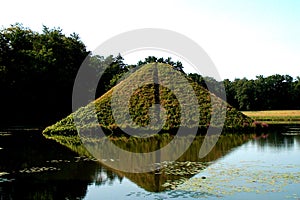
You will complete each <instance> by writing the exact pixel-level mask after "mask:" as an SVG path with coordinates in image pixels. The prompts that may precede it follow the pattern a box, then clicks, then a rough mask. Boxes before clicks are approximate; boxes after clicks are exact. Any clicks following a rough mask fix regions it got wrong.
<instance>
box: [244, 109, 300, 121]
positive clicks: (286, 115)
mask: <svg viewBox="0 0 300 200" xmlns="http://www.w3.org/2000/svg"><path fill="white" fill-rule="evenodd" d="M243 114H245V115H247V116H248V117H251V118H253V119H254V120H256V121H261V122H267V123H273V124H281V123H289V124H300V110H266V111H243Z"/></svg>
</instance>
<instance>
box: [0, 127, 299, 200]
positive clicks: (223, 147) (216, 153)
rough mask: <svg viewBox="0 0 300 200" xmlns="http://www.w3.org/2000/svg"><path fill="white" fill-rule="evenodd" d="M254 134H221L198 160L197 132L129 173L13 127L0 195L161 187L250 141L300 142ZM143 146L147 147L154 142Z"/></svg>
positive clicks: (2, 155) (264, 144)
mask: <svg viewBox="0 0 300 200" xmlns="http://www.w3.org/2000/svg"><path fill="white" fill-rule="evenodd" d="M253 137H254V136H253V135H249V134H248V135H244V134H240V135H226V136H224V135H223V136H221V137H220V140H219V141H218V143H217V144H216V146H215V147H214V148H213V150H212V151H211V152H210V153H209V154H208V155H207V156H206V157H205V158H203V159H199V158H198V153H199V149H200V147H201V144H202V141H203V138H201V137H199V138H198V139H196V140H195V141H194V142H193V143H192V145H191V147H190V148H189V149H188V150H187V151H186V152H185V153H184V154H183V155H182V156H181V157H180V158H179V159H178V160H177V161H176V162H165V163H162V165H164V167H162V169H161V170H159V171H154V172H149V173H140V174H133V173H124V172H120V171H117V170H114V169H111V168H108V167H106V164H105V162H116V163H117V162H118V161H117V160H114V159H111V157H109V152H108V154H107V158H106V161H104V160H103V161H102V163H99V162H95V161H93V160H91V159H89V158H87V157H78V155H77V154H75V153H74V152H72V151H70V150H69V149H68V148H67V147H64V146H62V145H59V144H58V143H56V142H54V141H50V140H45V139H44V138H43V137H42V136H41V135H40V134H39V132H33V131H27V132H21V131H16V132H12V133H11V134H10V135H0V147H1V149H0V199H82V198H84V197H85V196H86V194H87V190H88V187H89V186H90V185H94V186H96V187H98V188H99V190H101V188H104V187H106V186H110V187H111V188H110V190H111V192H116V191H114V186H115V185H116V184H124V180H126V181H125V182H126V184H127V183H128V180H130V181H131V182H132V183H134V184H135V185H138V186H139V187H140V188H143V189H144V190H146V191H148V192H161V191H164V190H166V189H172V188H171V185H168V183H170V182H176V181H178V180H181V179H182V178H184V179H189V178H191V177H192V176H194V175H195V174H197V173H199V172H200V171H201V170H203V169H204V168H206V167H207V166H208V165H210V164H211V162H214V161H216V160H218V159H219V158H222V157H224V156H225V155H226V154H228V153H229V152H231V151H234V150H235V149H236V148H237V147H239V146H241V145H242V144H244V143H246V142H247V141H249V140H251V142H252V143H255V145H257V146H259V148H278V149H280V148H293V147H294V146H295V145H298V146H300V145H299V142H300V138H299V137H287V136H282V135H278V134H271V133H270V134H269V135H268V136H267V137H265V138H263V137H261V138H257V137H256V139H254V140H253ZM165 142H168V141H167V140H166V141H165ZM117 143H118V141H117ZM118 145H124V146H123V147H124V148H127V149H128V150H132V149H133V148H134V147H135V143H134V142H132V143H130V144H126V145H125V143H122V142H120V143H119V144H118ZM142 145H145V147H147V148H150V147H151V146H153V145H154V144H151V142H150V143H149V142H148V143H145V144H142ZM178 145H180V144H178ZM4 172H5V173H8V174H4ZM132 183H131V184H132ZM179 183H180V182H179Z"/></svg>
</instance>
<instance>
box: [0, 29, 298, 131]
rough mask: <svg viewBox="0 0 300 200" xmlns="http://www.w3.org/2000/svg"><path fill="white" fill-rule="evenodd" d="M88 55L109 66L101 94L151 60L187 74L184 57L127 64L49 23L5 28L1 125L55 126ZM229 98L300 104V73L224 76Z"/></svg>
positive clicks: (0, 59)
mask: <svg viewBox="0 0 300 200" xmlns="http://www.w3.org/2000/svg"><path fill="white" fill-rule="evenodd" d="M85 59H86V62H87V63H88V65H90V66H91V68H93V69H94V72H95V73H96V74H97V73H98V72H99V70H101V69H103V68H104V67H107V70H106V71H105V72H104V74H103V76H101V79H100V82H99V84H98V87H97V88H96V90H97V91H96V96H95V98H97V97H99V96H101V95H102V94H104V93H105V92H106V91H108V90H109V89H110V88H111V87H113V86H114V85H115V84H117V82H118V81H119V80H120V78H121V77H122V76H123V75H124V73H126V72H128V71H129V70H134V69H135V68H136V67H138V66H141V65H143V64H146V63H151V62H161V63H168V64H170V65H172V66H173V67H174V69H176V70H178V71H180V72H182V73H184V71H183V66H182V63H181V62H178V61H177V62H174V61H172V59H171V58H167V59H164V58H156V57H154V56H149V57H148V58H145V60H144V61H140V62H138V63H137V64H136V65H127V64H126V63H124V60H123V58H122V56H121V55H117V56H108V57H102V56H95V55H91V52H89V51H88V50H87V49H86V46H85V44H84V43H83V42H82V41H81V40H80V38H79V36H78V34H76V33H73V34H71V35H69V36H66V35H65V34H63V31H62V29H60V28H48V27H46V26H44V27H43V29H42V31H41V32H36V31H33V30H31V29H30V28H27V27H24V26H23V25H22V24H15V25H11V26H10V27H7V28H2V29H0V95H1V96H0V97H1V98H0V107H1V115H0V126H8V125H24V124H28V125H29V124H33V125H49V124H52V123H54V122H56V121H58V120H60V119H61V118H63V117H65V116H67V115H68V114H69V113H71V112H72V90H73V84H74V80H75V77H76V75H77V71H78V69H79V68H80V66H81V64H82V62H83V61H84V60H85ZM186 76H188V77H190V78H191V79H193V80H195V81H197V82H198V83H199V84H201V85H203V86H205V87H206V84H207V83H208V82H209V84H212V85H213V86H214V91H213V92H215V93H216V94H218V89H219V85H220V83H219V82H217V81H215V80H214V79H213V78H205V80H206V82H204V79H203V77H202V76H200V75H198V74H188V75H186ZM224 85H225V89H226V94H227V100H228V102H229V103H230V104H232V105H233V106H235V107H237V108H238V109H240V110H266V109H299V107H300V106H299V105H298V102H299V100H300V97H299V94H300V83H299V78H297V79H296V80H294V79H293V78H292V77H291V76H288V75H286V76H281V75H274V76H270V77H263V76H258V77H257V79H256V80H247V79H236V80H234V81H232V82H231V81H229V80H224Z"/></svg>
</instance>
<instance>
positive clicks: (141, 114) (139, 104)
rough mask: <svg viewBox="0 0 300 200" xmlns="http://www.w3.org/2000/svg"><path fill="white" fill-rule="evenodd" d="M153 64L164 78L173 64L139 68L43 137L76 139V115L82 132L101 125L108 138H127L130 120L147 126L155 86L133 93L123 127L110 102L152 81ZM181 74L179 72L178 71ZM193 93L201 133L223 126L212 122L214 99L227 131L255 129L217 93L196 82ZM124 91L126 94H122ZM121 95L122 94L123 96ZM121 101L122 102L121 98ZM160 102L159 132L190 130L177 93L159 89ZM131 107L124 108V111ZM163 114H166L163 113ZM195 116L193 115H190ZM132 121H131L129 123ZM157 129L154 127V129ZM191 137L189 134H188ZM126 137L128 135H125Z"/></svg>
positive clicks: (120, 98) (145, 86)
mask: <svg viewBox="0 0 300 200" xmlns="http://www.w3.org/2000/svg"><path fill="white" fill-rule="evenodd" d="M153 65H157V66H161V67H160V68H159V69H162V70H160V71H159V73H161V74H160V76H161V77H163V76H164V75H163V74H164V73H165V71H164V69H167V68H171V66H170V65H167V66H166V64H164V65H163V64H155V63H152V64H147V65H145V66H143V67H142V68H140V69H138V70H137V71H136V72H134V73H133V74H131V75H130V76H129V77H127V78H126V79H125V80H123V81H122V82H120V83H119V84H118V85H116V86H115V87H113V88H112V89H111V90H109V91H108V92H107V93H105V94H104V95H103V96H101V97H100V98H98V99H96V100H95V101H94V102H92V103H90V104H88V105H87V106H85V107H82V108H80V109H78V110H77V111H76V112H75V113H73V114H71V115H69V116H68V117H66V118H64V119H63V120H61V121H59V122H57V123H56V124H54V125H52V126H50V127H47V128H46V129H45V130H44V132H43V133H44V134H45V135H48V136H51V135H56V134H58V135H66V136H69V135H70V136H76V134H77V133H76V128H75V126H74V119H73V115H76V116H77V118H78V119H80V122H79V123H77V128H78V129H79V131H80V129H85V130H87V129H90V130H91V132H93V129H95V128H97V127H98V126H101V128H103V129H104V130H105V132H106V134H107V135H113V136H120V135H124V133H123V132H122V131H121V130H120V128H123V129H124V128H126V127H128V126H130V121H131V120H132V121H133V122H134V123H135V124H136V125H137V126H140V127H145V126H147V125H148V124H149V123H150V116H149V114H148V112H149V109H151V105H153V104H154V103H155V92H154V91H155V85H154V84H147V85H143V86H141V87H139V88H136V89H135V90H134V95H132V96H131V98H130V101H129V102H130V106H129V113H130V117H131V119H127V118H126V114H125V112H119V113H118V117H120V118H122V119H123V120H122V121H123V122H124V123H123V124H122V125H118V124H117V123H116V122H115V119H114V116H113V113H112V108H111V101H112V95H113V92H114V91H119V92H120V93H118V94H119V95H118V96H117V97H116V98H117V100H116V101H119V100H122V98H123V97H124V95H125V93H126V92H129V91H131V90H132V87H134V86H133V82H134V81H135V80H144V79H145V80H147V79H148V78H152V76H153V71H152V68H153ZM176 73H178V74H180V72H176ZM168 81H171V78H170V77H169V79H167V80H166V82H168ZM190 84H191V86H192V88H193V91H190V92H194V93H195V95H196V97H197V100H198V102H197V103H198V104H199V108H198V109H199V111H198V112H199V116H200V117H199V119H195V120H197V121H198V128H199V133H206V130H207V128H208V127H209V126H211V127H214V128H219V126H220V125H221V122H220V121H218V120H221V119H219V118H217V119H215V120H214V121H213V122H210V121H211V112H212V107H211V98H212V97H213V98H215V99H216V100H215V102H216V104H217V105H218V106H217V109H216V110H214V112H217V113H220V114H221V112H223V114H224V112H226V121H225V130H226V131H233V130H241V129H243V130H247V129H248V130H249V129H251V128H252V122H253V120H252V119H251V118H249V117H246V116H245V115H244V114H242V113H241V112H239V111H237V110H236V109H235V108H233V107H232V106H230V105H229V104H227V103H226V102H224V101H223V100H222V99H220V98H218V97H216V96H215V95H214V94H211V93H209V91H208V90H206V89H205V88H203V87H202V86H200V85H199V84H197V83H195V82H190ZM176 89H177V90H179V92H180V91H182V90H185V89H186V87H185V85H184V84H183V83H180V82H178V83H176ZM122 92H123V93H124V94H122ZM120 94H121V95H120ZM118 98H119V99H118ZM184 99H185V102H183V103H188V102H189V101H190V100H191V99H190V97H188V96H187V97H186V98H184ZM159 100H160V104H161V105H162V107H163V108H164V110H165V115H166V121H165V123H164V126H163V127H162V131H161V132H160V133H171V134H173V133H174V134H176V131H177V130H178V128H179V127H180V126H184V127H187V128H191V127H189V124H188V123H187V124H182V122H183V121H189V120H192V119H193V118H194V116H189V115H187V119H181V115H180V113H181V111H180V106H179V102H178V99H177V98H176V96H175V95H174V93H173V92H172V91H171V90H170V89H168V88H166V87H163V86H162V85H160V86H159ZM126 106H128V105H126ZM222 106H225V107H226V108H227V110H221V107H222ZM126 109H128V108H124V111H125V110H126ZM162 112H163V111H162ZM95 113H96V115H97V118H98V122H97V123H94V121H93V120H91V117H92V116H94V115H95ZM190 113H192V112H190ZM128 120H129V121H128ZM155 128H156V127H154V129H155ZM187 134H189V133H187ZM125 135H126V134H125Z"/></svg>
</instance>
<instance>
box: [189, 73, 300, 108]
mask: <svg viewBox="0 0 300 200" xmlns="http://www.w3.org/2000/svg"><path fill="white" fill-rule="evenodd" d="M188 76H189V77H190V78H192V79H193V80H194V81H197V82H198V83H199V84H201V85H202V86H204V87H206V88H207V86H206V85H207V84H209V85H210V87H211V88H212V89H213V91H212V92H214V93H215V94H218V93H219V90H220V88H221V86H220V85H221V84H223V85H224V87H225V92H226V100H227V102H228V103H229V104H231V105H232V106H234V107H235V108H237V109H239V110H243V111H248V110H290V109H300V77H299V76H297V77H296V79H294V78H293V77H291V76H289V75H279V74H276V75H272V76H268V77H264V76H262V75H260V76H257V77H256V79H254V80H253V79H250V80H248V79H246V78H243V79H235V80H234V81H230V80H228V79H225V80H224V81H222V82H217V81H216V80H214V79H213V78H210V77H202V76H200V75H198V74H189V75H188Z"/></svg>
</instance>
